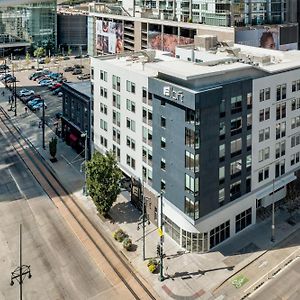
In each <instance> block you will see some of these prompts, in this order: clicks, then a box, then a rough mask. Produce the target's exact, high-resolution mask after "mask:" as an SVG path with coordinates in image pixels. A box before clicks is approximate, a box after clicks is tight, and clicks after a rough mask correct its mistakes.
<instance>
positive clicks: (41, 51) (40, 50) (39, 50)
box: [33, 47, 46, 68]
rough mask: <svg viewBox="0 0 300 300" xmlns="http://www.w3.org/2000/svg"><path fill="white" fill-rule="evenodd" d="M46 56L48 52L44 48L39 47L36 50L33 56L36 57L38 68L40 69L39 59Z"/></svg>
mask: <svg viewBox="0 0 300 300" xmlns="http://www.w3.org/2000/svg"><path fill="white" fill-rule="evenodd" d="M45 54H46V50H45V49H44V48H43V47H39V48H36V49H35V50H34V52H33V56H34V57H36V60H37V63H38V68H39V67H40V64H39V59H40V57H42V56H45Z"/></svg>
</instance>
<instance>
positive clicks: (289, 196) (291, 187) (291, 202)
mask: <svg viewBox="0 0 300 300" xmlns="http://www.w3.org/2000/svg"><path fill="white" fill-rule="evenodd" d="M296 181H297V180H296ZM298 197H299V191H298V190H297V187H296V182H291V183H290V184H288V185H287V192H286V196H285V201H286V202H287V211H288V212H289V214H290V217H292V214H293V212H294V210H295V209H296V203H297V201H298Z"/></svg>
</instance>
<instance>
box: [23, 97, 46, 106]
mask: <svg viewBox="0 0 300 300" xmlns="http://www.w3.org/2000/svg"><path fill="white" fill-rule="evenodd" d="M38 98H42V97H41V96H40V95H31V96H29V97H22V98H21V101H22V102H23V103H25V104H26V103H28V102H29V101H31V100H34V99H38Z"/></svg>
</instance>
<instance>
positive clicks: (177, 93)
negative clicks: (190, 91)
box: [163, 86, 184, 102]
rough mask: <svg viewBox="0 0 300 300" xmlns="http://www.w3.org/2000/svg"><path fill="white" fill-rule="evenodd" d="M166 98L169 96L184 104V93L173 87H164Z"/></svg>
mask: <svg viewBox="0 0 300 300" xmlns="http://www.w3.org/2000/svg"><path fill="white" fill-rule="evenodd" d="M163 94H164V96H167V97H169V98H171V99H172V100H175V101H180V102H183V98H184V96H183V92H182V91H175V90H174V88H173V87H171V86H164V89H163Z"/></svg>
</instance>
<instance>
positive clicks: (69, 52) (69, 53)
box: [68, 46, 72, 56]
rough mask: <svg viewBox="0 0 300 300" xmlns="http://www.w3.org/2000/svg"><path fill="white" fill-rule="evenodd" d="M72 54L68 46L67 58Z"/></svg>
mask: <svg viewBox="0 0 300 300" xmlns="http://www.w3.org/2000/svg"><path fill="white" fill-rule="evenodd" d="M71 54H72V49H71V48H70V46H69V47H68V56H70V55H71Z"/></svg>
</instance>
